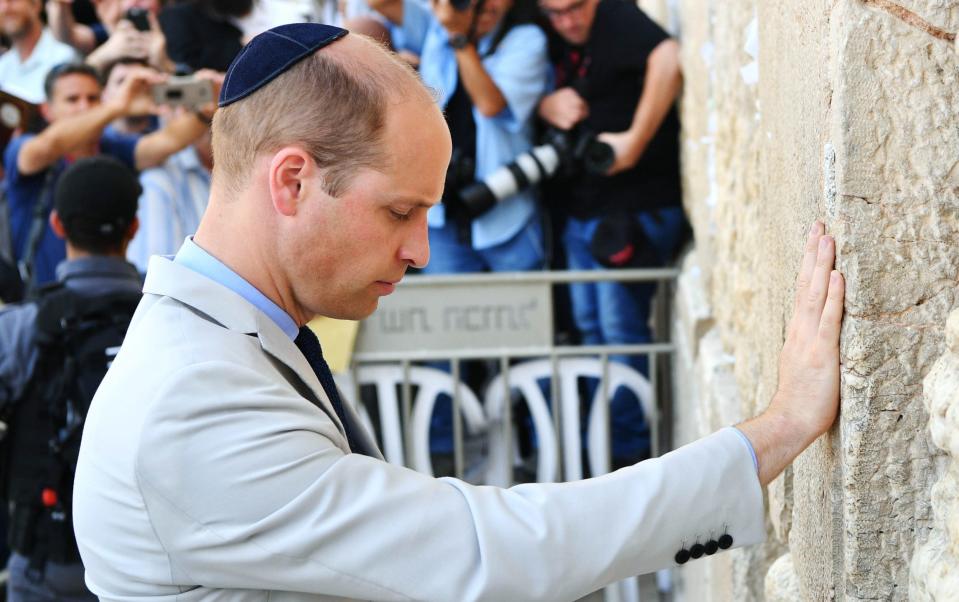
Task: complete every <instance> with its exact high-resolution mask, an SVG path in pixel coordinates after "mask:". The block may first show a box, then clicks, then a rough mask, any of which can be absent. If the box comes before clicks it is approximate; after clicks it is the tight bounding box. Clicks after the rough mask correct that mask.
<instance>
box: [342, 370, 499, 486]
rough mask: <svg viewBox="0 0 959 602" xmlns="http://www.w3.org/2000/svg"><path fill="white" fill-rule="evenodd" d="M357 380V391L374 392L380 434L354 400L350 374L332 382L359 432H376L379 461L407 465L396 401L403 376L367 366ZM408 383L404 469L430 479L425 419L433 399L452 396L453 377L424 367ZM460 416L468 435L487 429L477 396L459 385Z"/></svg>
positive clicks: (399, 401) (430, 410) (428, 429)
mask: <svg viewBox="0 0 959 602" xmlns="http://www.w3.org/2000/svg"><path fill="white" fill-rule="evenodd" d="M355 373H356V379H357V380H358V381H359V384H360V385H374V386H375V387H376V397H377V404H378V408H379V414H380V420H379V429H376V428H375V427H374V425H373V421H372V420H371V419H370V416H369V412H367V411H366V408H365V407H363V404H361V403H358V402H357V400H356V399H354V397H355V394H354V390H355V387H354V385H353V380H352V376H351V374H350V373H347V374H341V375H337V376H336V380H337V385H338V386H339V388H340V390H341V391H342V392H343V393H344V396H345V397H346V398H347V399H348V400H349V402H350V404H351V405H352V406H353V407H354V408H356V410H357V412H358V414H359V415H360V419H361V420H362V421H363V424H364V426H365V427H366V428H367V429H369V431H370V432H371V433H376V432H379V434H380V436H381V439H382V441H383V455H384V456H385V457H386V460H387V461H388V462H391V463H393V464H399V465H401V466H402V465H406V451H405V448H404V445H403V441H404V437H403V426H402V425H403V421H402V420H401V418H400V416H401V409H400V408H401V400H400V395H399V392H398V389H399V387H401V386H402V385H403V382H404V378H406V376H405V375H404V370H403V368H402V366H399V365H396V364H371V365H364V366H360V367H359V368H357V370H356V371H355ZM408 378H409V383H410V385H411V386H412V387H414V388H415V390H416V395H415V396H414V397H413V400H412V410H413V415H412V420H411V423H410V451H411V454H412V457H411V462H410V463H409V466H410V467H412V468H413V469H414V470H417V471H419V472H422V473H425V474H429V475H432V474H433V463H432V462H431V461H430V444H429V434H430V417H431V416H432V414H433V408H434V407H435V406H436V399H437V397H439V396H440V395H442V394H446V395H449V396H450V397H452V396H453V388H454V380H453V377H452V376H451V375H450V374H449V373H448V372H444V371H442V370H437V369H436V368H428V367H424V366H410V367H409V373H408ZM458 387H459V399H460V411H461V412H462V414H463V419H464V423H465V425H466V428H467V430H468V431H469V432H470V433H472V434H478V433H481V432H483V431H484V430H485V429H486V416H485V414H484V412H483V407H482V406H481V405H480V402H479V399H478V398H477V397H476V394H475V393H474V392H473V391H472V389H470V388H469V387H468V386H467V385H465V384H463V383H458Z"/></svg>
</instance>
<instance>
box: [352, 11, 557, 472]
mask: <svg viewBox="0 0 959 602" xmlns="http://www.w3.org/2000/svg"><path fill="white" fill-rule="evenodd" d="M370 6H371V7H372V8H373V9H375V10H377V11H379V12H380V13H381V14H382V15H383V16H384V17H386V18H387V19H389V20H390V21H391V22H393V23H394V24H396V25H397V26H400V27H401V31H402V35H403V37H404V47H405V49H406V50H409V51H412V52H413V53H415V54H417V55H419V57H420V75H421V76H422V79H423V82H424V83H425V84H426V85H427V86H429V87H431V88H432V89H434V90H437V91H438V101H439V104H440V106H441V107H443V108H444V109H445V115H446V121H447V124H448V126H449V129H450V134H451V136H452V141H453V155H452V160H451V162H450V165H449V170H448V172H447V178H446V187H445V190H444V192H443V202H442V204H441V205H438V206H436V207H433V208H432V209H430V212H429V216H428V218H429V242H430V247H431V249H432V253H431V257H430V262H429V265H428V266H427V267H426V268H425V269H424V272H425V273H427V274H444V273H464V272H482V271H519V270H535V269H540V268H542V267H543V264H544V252H543V233H542V223H541V220H540V215H539V212H538V209H537V205H536V199H535V197H534V194H533V192H532V191H531V190H524V191H521V192H520V193H518V194H515V195H512V196H510V197H508V198H506V199H504V200H503V201H502V202H499V203H497V204H496V205H495V206H494V207H492V208H491V209H489V210H487V211H485V212H484V213H482V214H479V215H476V214H471V213H469V212H468V211H467V210H466V208H465V207H464V205H463V204H462V202H461V199H459V198H458V195H457V192H458V191H459V190H460V189H461V188H463V187H464V186H467V185H469V184H471V183H472V182H474V181H475V180H476V179H481V178H484V177H486V176H487V175H488V174H489V173H491V172H493V171H495V170H496V169H497V168H499V167H500V166H502V165H504V164H506V163H509V162H510V161H512V160H513V159H514V158H515V157H516V156H517V155H519V154H521V153H523V152H525V151H527V150H528V149H529V148H530V147H531V137H532V119H533V115H534V111H535V108H536V102H537V101H538V100H539V98H540V96H541V95H542V94H543V92H544V91H545V89H546V85H547V79H548V75H549V74H548V69H549V65H548V62H547V55H546V36H545V35H544V34H543V32H542V30H541V29H539V27H537V26H536V25H533V24H532V23H531V22H530V20H531V19H532V13H533V10H532V7H528V6H527V5H525V4H523V0H480V1H479V2H476V3H470V4H466V5H465V6H462V7H460V8H456V7H454V5H453V4H452V3H451V2H450V1H449V0H434V2H433V3H432V5H431V8H432V11H431V10H430V7H428V6H426V5H424V4H422V3H420V2H418V1H416V0H370ZM527 9H528V10H527ZM449 408H450V404H448V403H446V402H441V403H439V404H438V405H437V411H436V412H435V413H434V414H433V424H432V431H431V441H432V444H431V448H432V451H433V453H434V454H439V455H441V456H442V457H444V458H447V457H450V458H451V457H452V452H453V437H452V431H453V429H452V417H451V410H450V409H449ZM440 464H447V463H446V462H443V461H440ZM438 472H440V473H446V472H448V470H445V469H443V468H440V469H438Z"/></svg>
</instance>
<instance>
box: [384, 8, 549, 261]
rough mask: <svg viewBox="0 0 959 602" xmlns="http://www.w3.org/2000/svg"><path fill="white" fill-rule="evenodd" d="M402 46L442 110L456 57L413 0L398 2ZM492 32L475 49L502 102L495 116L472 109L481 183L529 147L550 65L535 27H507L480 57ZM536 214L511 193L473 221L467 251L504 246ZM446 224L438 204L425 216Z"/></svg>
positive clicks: (526, 199) (529, 199)
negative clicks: (416, 61) (417, 58)
mask: <svg viewBox="0 0 959 602" xmlns="http://www.w3.org/2000/svg"><path fill="white" fill-rule="evenodd" d="M401 31H402V32H403V39H404V48H405V49H407V50H410V51H412V52H415V53H416V54H418V55H420V75H421V77H422V78H423V82H424V83H425V84H426V85H427V86H429V87H430V88H433V89H434V90H436V93H437V100H438V102H439V104H440V106H441V107H445V106H446V104H447V103H448V102H449V99H450V97H451V96H452V95H453V92H454V91H455V90H456V81H457V77H458V71H457V65H456V56H455V54H454V51H453V49H452V48H451V47H450V45H449V43H448V42H449V36H448V35H447V33H446V30H445V29H443V26H442V25H440V23H439V21H437V20H436V18H435V17H434V16H433V13H432V12H431V11H430V9H429V6H427V5H425V4H424V3H422V2H420V1H419V0H405V1H404V3H403V26H402V28H401ZM495 33H496V32H495V31H494V32H492V33H490V34H488V35H486V36H485V37H483V38H482V39H480V40H479V43H478V45H477V50H478V51H479V53H480V56H482V57H483V59H482V61H483V67H485V68H486V71H487V73H489V75H490V77H491V78H492V79H493V81H494V82H496V85H497V87H498V88H499V89H500V92H502V94H503V97H504V98H505V99H506V108H505V109H503V111H501V112H500V113H499V114H498V115H495V116H493V117H484V116H483V115H482V114H481V113H480V112H479V111H478V110H477V109H476V107H473V118H474V120H475V122H476V177H477V178H478V179H483V178H485V177H486V176H487V175H489V174H490V173H492V172H493V171H495V170H496V169H497V168H499V167H501V166H503V165H505V164H507V163H510V162H511V161H513V159H515V158H516V157H517V155H519V154H521V153H523V152H525V151H527V150H529V149H530V148H531V147H532V136H533V116H534V113H535V111H536V105H537V103H538V102H539V99H540V98H541V97H542V96H543V94H544V93H545V92H546V87H547V82H548V80H549V73H550V66H549V57H548V55H547V48H546V35H545V34H544V33H543V32H542V30H540V28H539V27H537V26H535V25H519V26H516V27H513V28H512V29H511V30H510V31H509V33H507V34H506V36H504V38H503V40H502V41H501V42H500V43H499V45H498V46H497V48H496V52H494V53H493V54H492V55H490V56H485V53H486V52H487V51H488V50H489V48H490V44H491V43H492V41H493V36H494V35H495ZM535 212H536V201H535V196H534V194H533V192H532V191H525V192H522V193H520V194H517V195H514V196H513V197H510V198H509V199H507V200H505V201H504V202H502V203H499V204H498V205H497V206H496V207H494V208H493V209H491V210H490V211H488V212H487V213H485V214H484V215H482V216H480V217H479V218H477V219H475V220H473V225H472V239H473V247H474V248H476V249H486V248H489V247H492V246H495V245H498V244H500V243H503V242H506V241H507V240H509V239H511V238H512V237H513V236H515V235H516V233H517V232H519V231H520V230H521V229H522V228H524V227H525V226H526V224H527V223H528V222H529V220H530V218H532V217H533V214H534V213H535ZM445 221H446V216H445V213H444V208H443V207H442V205H438V206H436V207H433V208H432V209H431V210H430V212H429V223H430V225H431V226H433V227H435V228H439V227H442V226H443V225H444V223H445Z"/></svg>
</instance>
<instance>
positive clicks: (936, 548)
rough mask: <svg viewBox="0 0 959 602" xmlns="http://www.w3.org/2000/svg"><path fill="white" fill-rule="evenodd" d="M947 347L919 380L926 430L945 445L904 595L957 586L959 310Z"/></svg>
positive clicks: (944, 596) (940, 593)
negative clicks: (929, 518)
mask: <svg viewBox="0 0 959 602" xmlns="http://www.w3.org/2000/svg"><path fill="white" fill-rule="evenodd" d="M947 338H948V350H947V352H946V355H945V356H943V357H942V359H940V360H939V361H938V362H936V364H935V366H934V367H933V369H932V371H930V372H929V375H928V376H927V377H926V379H925V381H924V383H923V384H924V393H923V400H924V402H925V407H926V411H927V412H928V413H929V430H930V431H931V433H932V440H933V442H934V443H935V444H936V446H937V447H939V448H940V449H942V450H943V451H945V455H944V456H943V457H942V458H941V460H942V461H943V463H944V464H946V466H945V471H944V474H943V476H942V479H940V480H939V482H938V483H936V484H935V485H934V486H933V489H932V509H933V514H934V515H935V520H934V522H933V525H932V531H931V532H930V534H929V539H928V540H927V542H926V544H925V545H923V546H922V547H920V548H919V549H917V550H916V553H915V555H914V556H913V559H912V565H911V573H910V579H909V599H910V600H914V601H917V602H925V601H932V600H949V599H950V598H952V597H955V596H956V594H957V592H959V311H955V312H953V314H952V316H951V317H950V318H949V324H948V330H947Z"/></svg>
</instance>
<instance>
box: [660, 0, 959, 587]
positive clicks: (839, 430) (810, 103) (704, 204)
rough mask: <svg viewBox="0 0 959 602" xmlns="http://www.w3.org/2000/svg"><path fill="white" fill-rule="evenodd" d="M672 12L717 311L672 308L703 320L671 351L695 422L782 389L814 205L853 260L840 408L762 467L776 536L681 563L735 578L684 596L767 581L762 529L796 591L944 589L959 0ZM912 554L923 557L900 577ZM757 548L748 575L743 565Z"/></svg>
mask: <svg viewBox="0 0 959 602" xmlns="http://www.w3.org/2000/svg"><path fill="white" fill-rule="evenodd" d="M651 1H653V0H651ZM679 14H680V23H681V28H680V31H681V32H682V35H683V38H682V42H683V67H684V73H685V76H686V84H685V90H684V95H683V112H682V116H683V146H682V148H683V161H684V186H685V193H684V194H685V204H686V208H687V212H688V213H689V215H690V218H691V221H692V223H693V226H694V230H695V232H696V246H697V260H696V262H695V265H696V266H697V269H698V270H699V271H700V272H699V273H698V274H696V275H695V278H696V281H697V282H698V283H700V284H701V286H702V290H704V291H705V295H706V300H705V302H703V303H699V304H698V306H699V307H709V308H711V310H712V312H713V316H712V320H709V319H708V318H705V317H704V316H702V315H695V317H691V315H692V314H691V313H690V311H689V310H688V306H689V305H690V304H689V302H688V300H687V301H686V302H685V303H686V305H687V308H686V309H685V310H681V309H678V311H677V315H678V319H679V326H678V328H677V330H681V331H683V332H684V336H685V338H686V339H691V338H696V337H698V338H699V340H698V341H687V343H686V352H685V353H686V355H685V356H683V355H682V354H680V356H679V359H678V362H677V363H678V364H681V365H680V366H678V367H677V369H678V370H692V371H694V372H695V374H696V378H695V379H693V380H695V382H696V384H695V386H690V387H689V388H697V389H699V391H698V393H697V394H698V395H699V399H698V402H697V400H696V399H692V398H687V399H686V401H684V404H685V406H684V410H683V411H688V416H686V417H682V416H681V417H680V422H679V424H681V425H682V427H681V429H680V432H682V433H684V435H685V437H687V439H686V440H688V437H690V436H692V434H693V433H696V434H702V433H703V432H708V430H710V429H712V428H717V427H718V426H722V424H721V421H722V420H729V419H732V418H733V417H737V416H739V417H745V416H748V415H751V414H754V413H756V412H758V411H761V410H762V409H763V407H764V406H765V405H766V403H768V400H769V399H770V397H771V396H772V394H773V392H774V391H775V385H776V378H777V371H778V365H777V359H778V351H779V347H780V346H781V344H782V339H783V332H784V329H785V325H786V323H787V320H788V317H789V314H790V311H791V305H792V302H791V296H792V290H793V286H794V284H793V282H794V278H795V274H796V268H797V265H798V261H799V256H800V253H801V246H802V240H803V239H804V237H805V232H806V230H807V228H808V227H809V224H811V223H812V221H813V220H814V219H817V218H818V219H823V220H825V222H826V225H827V230H828V231H829V232H830V233H831V234H833V235H834V236H835V237H836V241H837V249H838V260H837V265H838V268H839V269H840V270H842V272H843V273H844V275H845V277H846V282H847V301H846V310H847V314H846V319H845V323H844V327H843V336H842V347H841V352H842V361H843V369H842V398H843V408H842V412H841V417H840V420H839V421H838V424H837V426H836V427H835V428H834V429H833V430H832V431H831V432H830V433H829V434H828V435H827V436H825V437H823V438H821V439H820V440H819V441H817V442H816V443H815V444H814V445H813V446H812V447H811V448H810V449H809V450H807V451H806V452H805V453H804V454H803V455H802V456H800V458H799V459H798V460H797V461H796V462H795V463H794V465H793V467H792V468H791V469H790V470H787V472H786V473H785V474H784V475H783V476H781V477H780V478H779V479H777V480H776V481H775V482H774V483H773V484H772V485H771V486H770V488H769V523H770V527H771V528H770V543H768V544H767V545H766V547H765V548H764V549H765V550H766V552H764V553H763V554H758V555H757V557H756V558H751V559H747V558H745V557H744V556H730V558H722V559H720V558H716V559H712V560H710V561H709V563H702V564H703V565H705V566H700V567H696V568H694V567H690V568H688V569H684V572H683V574H684V575H687V576H695V579H697V580H700V581H701V580H703V579H705V580H707V581H709V580H712V582H714V584H715V586H716V587H715V589H716V591H721V592H724V593H725V594H728V597H725V598H724V597H722V596H721V595H719V594H713V593H711V592H710V589H711V588H710V587H709V586H702V587H699V586H696V587H699V589H697V590H696V593H697V595H698V596H702V597H691V598H689V599H696V600H700V599H702V600H725V599H735V600H752V599H762V598H763V596H764V594H763V591H764V590H763V587H762V585H763V584H762V583H761V577H762V576H765V575H766V569H767V568H768V567H769V566H770V563H771V561H772V560H773V559H775V558H776V557H778V556H779V555H780V553H779V552H777V553H771V552H770V550H777V549H778V550H782V546H783V545H784V544H785V543H787V542H788V546H789V550H790V551H791V554H790V556H789V560H788V561H786V560H783V561H781V562H783V563H786V562H789V563H791V564H792V566H793V571H792V572H791V573H790V574H791V575H794V576H795V579H796V583H798V587H797V588H796V589H795V592H798V594H797V595H798V596H799V598H797V599H802V600H811V601H820V600H829V599H839V600H850V601H851V600H875V599H881V600H903V599H906V597H907V589H909V587H912V589H913V590H914V591H917V592H918V591H922V592H933V589H932V588H933V587H936V588H938V589H936V590H935V591H938V592H948V591H950V590H949V589H947V585H946V584H949V585H952V584H953V582H952V581H948V578H947V577H945V576H943V575H947V574H948V572H947V571H944V570H943V567H944V566H947V561H948V559H949V558H954V557H955V556H948V555H947V554H946V551H948V550H952V553H953V554H955V552H956V548H957V546H959V518H957V517H952V518H938V519H934V517H933V503H932V502H931V499H932V498H935V499H936V500H939V501H940V502H941V504H942V507H946V506H949V505H950V504H951V506H952V507H955V506H956V498H955V496H954V495H955V486H954V484H955V481H954V480H950V478H949V477H948V476H947V477H944V478H943V479H942V480H941V481H940V484H939V485H937V486H936V488H935V489H933V483H934V482H936V480H937V479H939V478H940V475H942V474H943V472H944V468H943V467H942V466H941V464H942V461H941V456H940V452H939V451H938V450H937V448H936V447H935V446H934V445H932V443H931V441H930V438H929V436H928V435H927V434H926V428H925V425H926V424H927V422H929V416H928V414H927V412H926V410H925V409H924V408H923V406H922V389H923V378H924V377H925V376H926V375H927V374H928V373H929V371H930V369H931V367H932V366H933V363H934V362H935V361H936V360H937V359H938V358H939V357H940V356H941V355H942V352H943V327H942V325H943V323H944V320H945V316H946V315H948V313H949V311H950V310H951V309H953V308H955V307H957V306H959V286H957V283H959V117H957V116H959V85H957V84H959V81H957V80H959V59H957V57H959V53H957V47H956V45H955V44H953V42H952V40H951V37H950V36H951V35H952V34H954V33H955V32H956V31H957V30H959V2H957V1H956V0H929V1H923V0H911V1H899V2H896V3H894V2H892V1H891V0H807V1H799V0H784V1H782V2H775V3H773V2H769V3H765V2H756V1H755V0H732V1H728V2H718V0H708V1H705V2H704V1H702V0H683V1H681V2H680V3H679ZM754 32H755V33H754ZM757 38H758V44H756V43H755V39H757ZM689 273H690V272H689V268H688V267H687V268H686V270H685V274H686V275H685V276H684V278H687V276H688V275H689ZM682 303H683V302H681V303H680V305H682ZM684 311H685V313H683V312H684ZM688 319H691V320H693V321H692V322H686V321H685V320H688ZM706 324H708V325H709V328H710V329H709V330H707V331H706V332H703V328H702V326H703V325H706ZM726 356H731V357H732V358H734V360H733V361H731V362H730V361H725V363H724V362H723V361H720V359H721V358H723V357H726ZM720 366H725V367H724V368H723V370H722V371H720V372H717V368H718V367H720ZM730 370H731V373H732V375H733V376H734V377H735V378H734V379H732V380H731V379H729V378H728V376H729V371H730ZM718 374H722V376H717V375H718ZM929 382H930V381H929V380H927V381H926V383H927V386H929V384H928V383H929ZM936 382H939V381H936ZM711 387H712V388H714V389H713V390H710V388H711ZM697 403H699V404H700V405H698V406H697V405H696V404H697ZM689 416H692V418H691V419H690V418H689ZM691 423H692V426H690V424H691ZM935 424H936V421H935V419H933V422H932V423H930V425H931V426H932V428H933V432H934V433H935V432H936V431H935V429H936V428H942V429H945V430H947V431H949V430H950V429H952V430H953V431H956V430H959V429H957V427H956V425H955V424H952V423H949V425H948V426H943V427H936V426H935ZM955 436H956V438H957V439H959V433H957V434H956V435H955ZM952 472H959V470H956V469H952ZM937 503H938V502H937ZM936 507H937V508H938V507H939V506H936ZM937 512H939V510H937ZM943 512H944V511H943ZM938 516H939V515H937V517H938ZM943 516H945V515H943ZM937 520H938V524H939V525H940V526H943V528H942V529H941V532H938V531H935V530H933V525H934V524H937V523H936V521H937ZM950 521H951V522H950ZM944 525H954V526H953V527H951V528H952V531H950V530H949V528H945V527H944ZM930 531H932V534H931V535H930ZM937 538H938V539H937ZM927 539H928V540H929V542H930V544H929V545H926V546H923V544H924V543H925V542H926V540H927ZM919 546H923V547H922V548H921V550H922V551H921V552H919V553H916V554H915V557H914V550H916V548H917V547H919ZM910 561H912V566H913V567H914V569H915V567H917V566H921V567H923V572H924V573H928V574H929V575H930V577H928V578H922V579H919V580H917V579H913V580H912V582H911V583H912V585H911V586H908V585H907V584H909V583H910V579H909V567H910ZM745 566H751V567H752V569H753V574H756V575H758V577H756V579H757V580H759V581H758V582H754V583H752V584H749V585H738V584H737V579H738V577H737V575H742V574H743V570H742V569H743V567H745ZM777 570H785V569H783V568H782V567H781V566H780V567H779V568H778V569H777ZM937 571H938V572H937ZM933 575H939V577H935V578H934V577H933ZM780 577H782V575H781V574H777V575H771V577H770V579H769V580H767V582H766V583H767V584H768V583H773V582H775V583H778V582H780V581H781V579H780ZM746 581H748V578H747V579H746ZM757 583H758V586H757ZM933 584H935V585H933ZM737 588H738V589H737ZM777 591H778V590H777ZM951 591H952V592H953V593H955V592H956V591H959V590H956V589H953V590H951ZM777 595H778V594H777ZM928 595H930V596H934V595H935V594H934V593H929V594H928ZM957 596H959V594H956V596H954V597H957ZM930 599H931V598H930ZM938 599H949V598H948V596H946V597H945V598H938ZM957 599H959V598H957Z"/></svg>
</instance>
